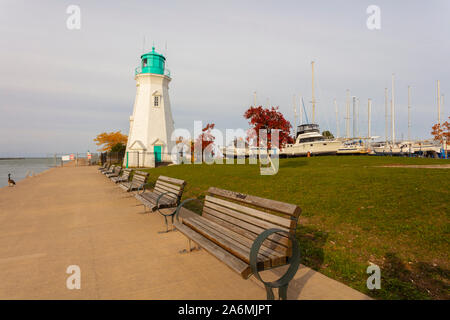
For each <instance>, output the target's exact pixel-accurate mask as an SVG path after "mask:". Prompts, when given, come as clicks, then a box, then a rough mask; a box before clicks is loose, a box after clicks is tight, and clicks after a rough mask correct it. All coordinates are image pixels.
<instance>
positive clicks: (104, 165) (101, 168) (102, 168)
mask: <svg viewBox="0 0 450 320" xmlns="http://www.w3.org/2000/svg"><path fill="white" fill-rule="evenodd" d="M107 165H108V163H107V162H105V163H104V164H103V165H102V166H101V167H100V168H98V170H99V171H100V170H104V169H106V166H107Z"/></svg>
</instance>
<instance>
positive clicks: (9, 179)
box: [8, 173, 16, 187]
mask: <svg viewBox="0 0 450 320" xmlns="http://www.w3.org/2000/svg"><path fill="white" fill-rule="evenodd" d="M15 185H16V182H15V181H14V180H13V179H11V173H8V186H10V187H13V186H15Z"/></svg>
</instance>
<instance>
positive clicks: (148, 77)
mask: <svg viewBox="0 0 450 320" xmlns="http://www.w3.org/2000/svg"><path fill="white" fill-rule="evenodd" d="M165 64H166V58H165V57H164V56H163V55H162V54H159V53H157V52H156V51H155V47H153V48H152V51H151V52H148V53H144V54H143V55H141V65H140V66H139V67H137V68H136V70H135V80H136V98H135V100H134V107H133V114H132V115H131V116H130V131H129V134H128V142H127V149H126V154H125V158H124V166H127V167H155V165H156V164H157V163H158V162H171V156H170V152H171V151H172V146H173V145H174V143H173V142H172V141H171V139H170V138H171V134H172V132H173V131H174V122H173V117H172V111H171V109H170V99H169V82H170V80H171V77H170V72H169V71H168V70H167V69H166V68H165Z"/></svg>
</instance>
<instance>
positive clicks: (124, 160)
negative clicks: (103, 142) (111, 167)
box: [100, 151, 173, 168]
mask: <svg viewBox="0 0 450 320" xmlns="http://www.w3.org/2000/svg"><path fill="white" fill-rule="evenodd" d="M100 161H101V163H105V162H107V163H109V164H120V165H121V166H123V167H125V168H154V167H159V166H162V165H167V164H169V163H172V162H173V160H172V156H171V154H170V153H164V152H161V153H155V152H147V151H128V152H103V153H102V154H101V155H100Z"/></svg>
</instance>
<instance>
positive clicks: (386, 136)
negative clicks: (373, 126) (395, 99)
mask: <svg viewBox="0 0 450 320" xmlns="http://www.w3.org/2000/svg"><path fill="white" fill-rule="evenodd" d="M388 126H389V125H388V89H387V88H384V137H385V140H386V141H385V143H386V144H387V143H388V138H389V137H388Z"/></svg>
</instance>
